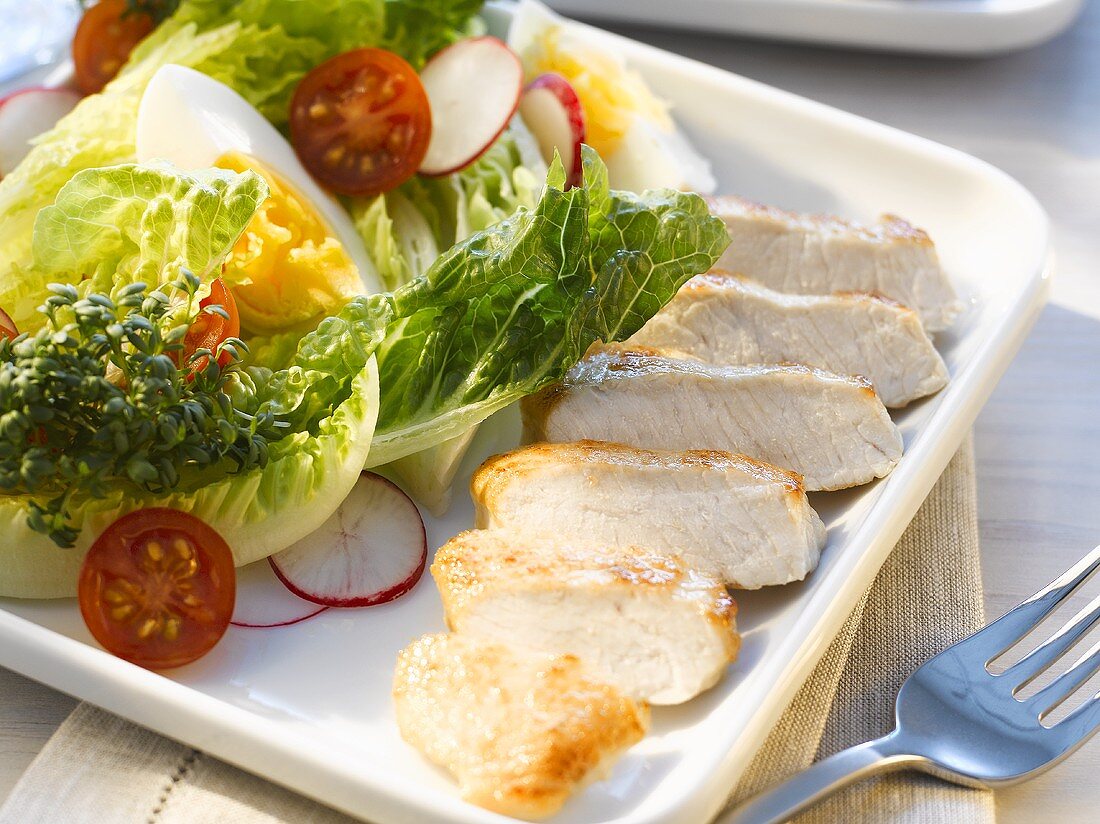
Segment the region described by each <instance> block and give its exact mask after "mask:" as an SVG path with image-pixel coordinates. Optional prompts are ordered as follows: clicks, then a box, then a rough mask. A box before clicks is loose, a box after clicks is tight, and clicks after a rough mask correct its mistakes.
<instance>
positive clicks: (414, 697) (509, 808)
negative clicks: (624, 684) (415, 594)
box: [393, 635, 649, 819]
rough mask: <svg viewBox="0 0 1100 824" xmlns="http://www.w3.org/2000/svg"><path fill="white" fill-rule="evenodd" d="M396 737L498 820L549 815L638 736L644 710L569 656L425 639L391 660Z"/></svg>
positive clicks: (454, 638) (458, 638) (460, 639)
mask: <svg viewBox="0 0 1100 824" xmlns="http://www.w3.org/2000/svg"><path fill="white" fill-rule="evenodd" d="M393 701H394V710H395V713H396V715H397V725H398V728H399V729H400V730H401V736H402V737H403V738H404V739H405V740H406V741H407V742H409V743H410V744H411V745H412V746H414V747H416V748H417V749H419V750H420V751H421V752H423V753H424V754H425V755H426V756H427V757H428V758H429V759H431V760H432V761H434V762H435V763H437V764H439V765H441V766H443V767H445V768H446V769H447V770H449V771H450V772H451V773H452V774H454V776H455V778H457V780H458V783H459V786H460V789H461V793H462V797H463V798H465V799H466V800H467V801H469V802H471V803H473V804H477V805H479V806H481V807H486V808H488V809H490V810H493V811H494V812H498V813H502V814H503V815H509V816H515V817H517V818H526V819H535V818H544V817H546V816H548V815H553V814H554V813H555V812H557V811H558V809H560V808H561V805H562V804H563V803H564V802H565V800H566V799H567V798H568V797H569V795H570V793H572V792H574V791H575V790H577V789H579V788H580V787H581V786H583V785H584V784H587V783H588V782H590V781H592V780H595V779H599V778H602V777H604V776H605V775H606V774H607V773H608V772H609V771H610V769H611V765H612V764H613V763H614V762H615V760H616V759H617V758H618V757H619V756H620V755H621V754H622V753H623V751H625V750H626V749H627V748H629V747H631V746H632V745H634V744H636V743H637V742H638V741H640V740H641V738H642V736H644V735H645V732H646V729H647V727H648V726H649V709H648V707H646V705H645V704H639V703H636V702H635V701H634V700H632V699H631V698H628V697H627V696H625V695H623V694H622V693H621V692H620V691H619V690H618V689H616V688H615V687H612V686H609V685H607V684H602V683H599V682H598V681H597V680H595V679H593V678H592V677H591V675H590V674H588V673H587V672H586V671H585V668H584V666H583V665H582V664H581V662H580V660H578V659H577V658H576V657H575V656H572V655H547V654H545V653H533V652H530V651H527V650H524V649H519V648H516V647H510V646H505V645H503V644H493V643H485V642H482V641H478V640H476V639H472V638H468V637H465V636H462V635H425V636H424V637H422V638H420V639H419V640H417V641H414V642H413V643H412V644H410V645H409V646H408V647H406V648H405V649H404V650H403V651H402V652H401V654H400V655H399V657H398V659H397V671H396V673H395V675H394V681H393Z"/></svg>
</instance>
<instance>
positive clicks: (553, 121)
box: [519, 73, 585, 186]
mask: <svg viewBox="0 0 1100 824" xmlns="http://www.w3.org/2000/svg"><path fill="white" fill-rule="evenodd" d="M519 114H520V117H522V118H523V122H524V123H525V124H527V128H528V129H530V130H531V134H533V135H534V136H535V140H537V141H538V144H539V150H540V151H541V152H542V157H543V159H544V160H545V161H546V162H547V163H549V162H550V161H551V160H552V159H553V158H554V151H555V150H557V152H558V154H559V155H561V162H562V163H564V164H565V169H566V172H567V173H568V175H569V178H568V181H567V185H569V186H577V185H579V184H580V183H581V178H582V176H583V172H582V170H581V144H582V143H584V136H585V128H584V107H583V106H581V100H580V98H579V97H577V92H576V90H574V88H573V87H572V86H571V85H570V84H569V81H568V80H566V79H565V78H564V77H562V76H561V75H560V74H553V73H549V74H540V75H539V76H538V77H536V78H535V79H534V80H532V81H531V82H530V83H528V84H527V88H526V89H524V91H523V97H521V98H520V101H519Z"/></svg>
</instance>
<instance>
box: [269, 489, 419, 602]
mask: <svg viewBox="0 0 1100 824" xmlns="http://www.w3.org/2000/svg"><path fill="white" fill-rule="evenodd" d="M349 509H350V510H352V512H351V513H350V514H349V513H348V512H347V510H349ZM349 520H350V523H351V526H350V527H348V526H347V523H348V521H349ZM330 535H331V536H333V538H332V540H331V541H330V542H329V543H321V544H319V543H318V541H324V540H325V539H326V538H328V537H329V536H330ZM306 541H308V542H309V544H308V545H307V544H306V543H305V542H306ZM341 542H342V543H341ZM427 550H428V536H427V531H426V529H425V527H424V519H423V517H422V516H421V515H420V510H419V509H418V508H417V506H416V504H415V503H413V501H412V499H411V498H409V496H408V495H406V494H405V492H404V490H402V489H401V488H400V487H399V486H397V485H396V484H395V483H393V482H392V481H390V480H389V479H388V478H384V477H382V476H381V475H377V474H375V473H373V472H364V473H363V474H362V475H361V476H360V478H359V481H358V482H357V483H356V485H355V487H354V488H353V489H352V491H351V492H350V493H349V495H348V497H347V498H346V499H345V500H344V502H343V503H342V504H341V505H340V508H339V509H338V510H337V511H336V512H335V513H334V514H333V515H332V517H331V518H329V520H328V521H326V522H325V523H324V524H322V526H321V527H320V528H319V529H318V530H317V531H316V532H314V533H313V534H312V535H311V536H309V538H307V539H305V540H304V541H302V542H299V543H298V544H295V545H294V546H291V547H288V548H287V549H285V550H283V551H281V552H278V553H276V554H275V555H272V556H271V557H270V558H269V559H268V562H269V564H270V565H271V570H272V572H274V573H275V576H276V577H277V578H278V579H279V580H280V581H281V582H282V584H283V586H285V587H286V588H287V590H289V591H290V592H291V593H293V594H294V595H296V596H298V597H299V598H301V599H303V600H304V601H309V602H310V603H313V604H317V605H320V606H323V607H336V608H357V607H370V606H378V605H379V604H385V603H388V602H390V601H393V600H395V599H397V598H400V597H401V596H402V595H404V594H405V593H407V592H409V591H410V590H411V589H412V588H413V587H414V586H416V584H417V582H418V581H419V580H420V579H421V578H422V577H423V575H424V570H425V569H426V568H427V560H428V551H427ZM334 576H335V577H334Z"/></svg>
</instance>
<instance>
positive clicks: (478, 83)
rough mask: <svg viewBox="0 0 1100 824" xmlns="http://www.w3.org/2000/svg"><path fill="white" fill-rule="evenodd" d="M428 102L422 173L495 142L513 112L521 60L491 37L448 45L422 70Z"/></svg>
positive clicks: (472, 156)
mask: <svg viewBox="0 0 1100 824" xmlns="http://www.w3.org/2000/svg"><path fill="white" fill-rule="evenodd" d="M420 81H421V82H422V83H423V84H424V90H425V91H426V92H427V93H428V103H429V104H430V105H431V108H432V140H431V142H430V143H429V144H428V153H427V154H426V155H425V156H424V160H423V162H422V163H421V164H420V173H421V174H425V175H431V176H438V175H445V174H450V173H451V172H457V171H458V170H459V169H463V168H465V167H466V166H469V165H470V164H471V163H473V162H474V161H475V160H477V159H478V158H479V157H481V155H482V154H484V152H485V150H486V149H488V148H489V147H490V146H492V145H493V142H494V141H495V140H496V139H497V138H498V137H499V136H500V133H501V132H503V131H504V129H505V127H506V126H507V125H508V121H509V120H511V119H512V115H513V114H515V113H516V107H517V106H518V105H519V95H520V92H521V91H522V90H523V66H522V65H521V64H520V62H519V58H518V57H516V54H515V52H513V51H512V50H511V49H509V48H508V47H507V46H505V45H504V43H502V42H501V41H500V40H498V39H497V38H495V37H488V36H486V37H474V38H471V39H469V40H460V41H459V42H457V43H455V44H454V45H452V46H448V47H447V48H445V49H443V51H441V52H439V53H438V54H436V55H435V57H433V58H432V59H431V60H429V61H428V65H426V66H425V67H424V70H423V71H422V72H421V73H420Z"/></svg>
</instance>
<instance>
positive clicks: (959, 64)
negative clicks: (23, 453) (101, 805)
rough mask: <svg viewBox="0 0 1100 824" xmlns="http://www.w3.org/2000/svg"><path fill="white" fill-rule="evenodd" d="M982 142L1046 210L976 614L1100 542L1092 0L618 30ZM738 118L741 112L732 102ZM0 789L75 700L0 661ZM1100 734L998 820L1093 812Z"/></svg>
mask: <svg viewBox="0 0 1100 824" xmlns="http://www.w3.org/2000/svg"><path fill="white" fill-rule="evenodd" d="M623 31H624V33H626V34H628V35H630V36H632V37H636V38H638V39H641V40H646V41H649V42H652V43H654V44H656V45H658V46H661V47H662V48H666V49H671V50H673V51H677V52H680V53H682V54H686V55H689V56H692V57H695V58H697V59H700V60H704V61H706V62H709V63H713V64H715V65H718V66H721V67H723V68H726V69H730V70H732V71H735V72H738V73H740V74H744V75H747V76H749V77H753V78H756V79H758V80H762V81H764V82H766V83H770V84H772V85H775V86H779V87H781V88H784V89H789V90H791V91H794V92H797V93H799V94H803V95H806V96H808V97H812V98H815V99H817V100H821V101H823V102H825V103H829V104H831V105H834V106H838V107H840V108H842V109H847V110H849V111H853V112H857V113H859V114H862V115H865V116H867V117H870V118H873V119H875V120H880V121H883V122H885V123H889V124H891V125H894V126H897V127H899V128H902V129H905V130H908V131H911V132H915V133H917V134H920V135H923V136H925V137H929V138H931V139H933V140H937V141H940V142H942V143H946V144H948V145H950V146H954V147H956V148H958V149H961V150H963V151H965V152H969V153H971V154H974V155H977V156H978V157H981V158H984V159H985V160H988V161H989V162H991V163H993V164H995V165H997V166H999V167H1001V168H1002V169H1005V170H1006V171H1007V172H1009V173H1010V174H1012V175H1013V176H1015V177H1016V178H1017V179H1018V180H1020V181H1021V182H1022V183H1023V184H1024V185H1025V186H1027V187H1028V188H1030V189H1031V191H1032V192H1034V193H1035V195H1036V196H1037V197H1038V198H1039V200H1040V201H1042V203H1043V205H1044V206H1045V207H1046V209H1047V211H1048V212H1049V213H1050V215H1051V217H1052V218H1053V221H1054V244H1055V248H1056V250H1057V253H1058V271H1057V275H1056V279H1055V281H1054V288H1053V292H1052V300H1051V303H1050V305H1049V306H1048V307H1047V308H1046V309H1045V311H1044V312H1043V314H1042V316H1041V317H1040V319H1039V322H1038V324H1037V326H1036V328H1035V331H1034V332H1033V334H1032V335H1031V337H1030V339H1029V340H1028V341H1027V343H1026V344H1025V345H1024V348H1023V350H1022V352H1021V353H1020V355H1019V357H1018V358H1017V360H1016V361H1015V363H1014V364H1013V365H1012V367H1011V368H1010V369H1009V372H1008V374H1007V375H1006V376H1005V378H1004V380H1003V381H1002V382H1001V385H1000V387H999V388H998V389H997V391H996V393H995V394H994V395H993V397H992V399H991V400H990V402H989V404H988V406H987V407H986V409H985V411H984V412H983V413H982V416H981V417H980V418H979V420H978V424H977V437H976V444H977V454H978V473H979V482H978V495H979V513H980V517H981V537H982V562H983V570H984V573H983V574H984V579H985V602H986V613H987V615H988V616H989V617H995V616H996V615H999V614H1001V613H1002V612H1004V611H1005V610H1006V609H1008V608H1009V607H1011V606H1012V605H1013V604H1015V603H1017V602H1018V601H1020V600H1022V599H1023V598H1024V597H1026V596H1027V595H1029V594H1030V593H1031V592H1033V591H1034V590H1035V589H1036V588H1038V586H1040V585H1041V584H1044V583H1046V582H1047V581H1049V580H1050V579H1051V578H1052V577H1054V576H1055V575H1056V574H1058V573H1059V572H1060V571H1061V570H1063V569H1065V568H1066V567H1068V566H1069V565H1070V564H1071V562H1072V561H1074V560H1075V559H1076V558H1077V557H1079V556H1080V555H1082V554H1084V553H1085V552H1086V551H1087V550H1088V549H1089V548H1091V547H1092V546H1093V545H1095V544H1096V543H1098V542H1100V3H1097V2H1093V3H1092V4H1091V5H1090V6H1089V7H1088V8H1087V9H1086V11H1085V14H1084V16H1083V17H1082V18H1081V19H1080V20H1079V22H1078V23H1077V25H1076V26H1075V27H1074V28H1073V29H1072V30H1070V31H1069V32H1068V33H1067V34H1065V35H1063V36H1062V37H1060V38H1058V39H1057V40H1055V41H1053V42H1052V43H1050V44H1048V45H1046V46H1044V47H1041V48H1039V49H1035V50H1031V51H1028V52H1023V53H1020V54H1016V55H1009V56H1004V57H998V58H992V59H985V60H961V59H938V58H936V59H932V58H915V57H898V56H891V55H874V54H855V53H843V52H833V51H826V50H823V49H814V48H804V47H792V46H782V45H769V44H761V43H752V42H748V41H741V40H734V39H730V38H718V37H708V36H705V35H698V34H683V33H671V32H658V31H653V30H642V29H629V30H627V29H623ZM731 116H735V115H731ZM0 696H2V698H0V798H3V796H4V795H6V793H7V792H8V790H9V789H10V787H11V786H12V785H13V784H14V783H15V781H16V780H17V779H18V777H19V775H20V774H21V773H22V771H23V770H24V769H25V768H26V766H27V764H29V763H30V761H31V760H32V759H33V758H34V756H35V754H36V753H37V752H38V750H39V749H40V748H41V747H42V745H43V744H44V743H45V741H46V739H48V738H49V736H50V735H51V734H52V733H53V731H54V730H55V729H56V727H57V725H58V724H60V723H61V721H62V720H63V719H64V718H65V716H66V715H67V714H68V712H69V711H70V710H71V709H72V707H73V706H74V702H73V700H72V699H71V698H69V697H67V696H65V695H62V694H60V693H57V692H54V691H53V690H50V689H48V688H46V687H43V686H41V685H38V684H35V683H33V682H31V681H28V680H26V679H24V678H21V677H20V676H17V675H15V674H14V673H11V672H8V671H6V670H3V669H0ZM1098 768H1100V737H1098V738H1097V739H1096V740H1094V741H1093V742H1092V743H1091V744H1089V745H1087V746H1086V747H1085V748H1084V749H1082V750H1081V751H1080V752H1078V753H1077V754H1076V755H1075V756H1073V757H1072V758H1071V759H1070V760H1069V761H1067V762H1066V763H1065V764H1063V765H1061V766H1060V767H1058V768H1056V769H1055V770H1053V771H1052V772H1050V773H1047V774H1046V775H1045V776H1042V777H1040V778H1038V779H1035V780H1034V781H1031V782H1029V783H1027V784H1023V785H1019V786H1017V787H1013V788H1009V789H1006V790H1002V791H1000V792H999V793H998V795H997V804H998V813H999V820H1000V821H1001V822H1012V823H1013V824H1015V823H1016V822H1018V823H1019V824H1025V822H1027V823H1028V824H1030V822H1035V821H1062V822H1067V824H1072V822H1084V821H1095V820H1096V818H1097V809H1100V780H1097V777H1096V776H1097V772H1098Z"/></svg>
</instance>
